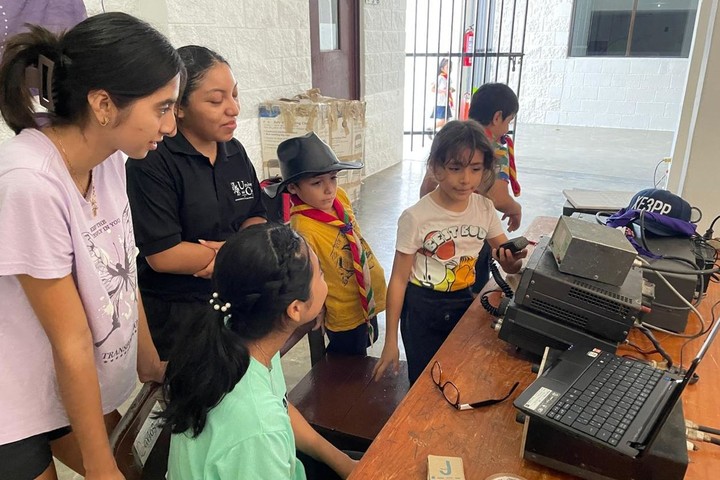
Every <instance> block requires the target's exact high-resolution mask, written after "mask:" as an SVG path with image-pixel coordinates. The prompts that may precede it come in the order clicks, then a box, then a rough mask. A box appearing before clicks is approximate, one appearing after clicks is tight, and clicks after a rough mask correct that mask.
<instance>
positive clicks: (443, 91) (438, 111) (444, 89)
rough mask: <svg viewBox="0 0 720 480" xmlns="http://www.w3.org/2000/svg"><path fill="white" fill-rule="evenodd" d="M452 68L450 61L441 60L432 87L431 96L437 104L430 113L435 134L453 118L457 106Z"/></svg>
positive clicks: (446, 59)
mask: <svg viewBox="0 0 720 480" xmlns="http://www.w3.org/2000/svg"><path fill="white" fill-rule="evenodd" d="M450 66H451V64H450V59H448V58H443V59H442V60H440V63H439V64H438V72H437V81H436V82H433V83H432V85H431V86H430V94H431V95H432V99H433V101H434V102H435V108H434V110H433V111H432V112H431V113H430V118H434V119H435V132H437V131H438V130H440V129H441V128H442V127H443V125H445V123H447V121H448V120H450V119H452V116H453V115H452V109H453V107H454V106H455V101H454V99H453V93H455V89H454V88H453V87H452V86H451V85H450ZM431 138H432V133H431Z"/></svg>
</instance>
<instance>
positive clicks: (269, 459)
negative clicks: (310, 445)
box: [168, 354, 306, 480]
mask: <svg viewBox="0 0 720 480" xmlns="http://www.w3.org/2000/svg"><path fill="white" fill-rule="evenodd" d="M271 365H272V369H270V370H268V368H267V367H265V366H264V365H263V364H261V363H260V362H258V361H257V360H255V359H254V358H252V357H251V359H250V366H249V367H248V370H247V372H246V373H245V375H244V376H243V378H242V379H241V380H240V381H239V382H238V383H237V385H235V388H234V389H233V390H232V391H231V392H230V393H228V394H227V395H225V397H224V398H223V399H222V400H221V401H220V403H219V404H218V406H216V407H215V408H213V409H212V410H210V412H209V413H208V417H207V423H206V424H205V428H204V429H203V431H202V432H201V433H200V435H199V436H198V437H197V438H192V437H191V435H189V434H188V433H182V434H175V435H172V439H171V440H170V458H169V463H168V478H169V480H197V479H204V480H216V479H217V480H220V479H222V480H225V479H249V478H253V479H268V480H270V479H272V480H285V479H287V480H305V479H306V477H305V468H304V467H303V465H302V463H301V462H300V460H298V459H297V457H296V456H295V437H294V436H293V431H292V427H291V425H290V416H289V415H288V409H287V399H286V397H285V394H286V391H287V387H286V386H285V378H284V377H283V372H282V367H281V365H280V355H279V354H277V355H275V356H274V357H273V359H272V361H271Z"/></svg>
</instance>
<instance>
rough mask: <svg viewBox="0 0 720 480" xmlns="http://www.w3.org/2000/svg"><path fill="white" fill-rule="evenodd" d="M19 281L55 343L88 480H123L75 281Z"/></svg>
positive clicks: (55, 359)
mask: <svg viewBox="0 0 720 480" xmlns="http://www.w3.org/2000/svg"><path fill="white" fill-rule="evenodd" d="M18 280H19V282H20V285H21V286H22V288H23V290H24V292H25V295H26V296H27V298H28V301H29V302H30V305H31V306H32V308H33V310H34V312H35V315H37V317H38V319H39V320H40V324H41V325H42V327H43V329H44V330H45V334H46V335H47V337H48V339H49V340H50V345H51V347H52V354H53V363H54V366H55V373H56V376H57V381H58V385H59V387H60V397H61V398H62V402H63V405H64V407H65V411H66V412H67V415H68V417H69V419H70V425H71V426H72V429H73V432H74V433H75V436H76V437H77V441H78V444H79V447H80V452H81V453H82V459H83V465H84V468H85V478H87V479H92V478H98V477H102V478H106V479H123V478H124V477H123V476H122V474H121V473H120V471H119V470H118V469H117V465H116V464H115V458H114V457H113V454H112V451H111V450H110V442H109V440H108V432H107V430H106V428H105V422H104V420H103V411H102V402H101V400H100V386H99V384H98V377H97V369H96V366H95V352H94V347H93V339H92V334H91V333H90V327H89V326H88V321H87V317H86V316H85V310H84V308H83V304H82V301H81V300H80V295H79V294H78V291H77V288H76V286H75V282H74V280H73V278H72V277H71V276H70V275H68V276H65V277H63V278H60V279H50V280H40V279H36V278H33V277H30V276H29V275H18ZM28 401H29V402H31V401H32V399H28Z"/></svg>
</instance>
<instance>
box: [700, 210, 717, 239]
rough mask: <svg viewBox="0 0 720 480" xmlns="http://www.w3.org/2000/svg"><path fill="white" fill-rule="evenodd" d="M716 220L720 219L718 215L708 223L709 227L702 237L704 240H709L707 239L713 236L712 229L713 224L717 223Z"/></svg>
mask: <svg viewBox="0 0 720 480" xmlns="http://www.w3.org/2000/svg"><path fill="white" fill-rule="evenodd" d="M718 219H720V215H718V216H717V217H715V218H714V219H713V221H712V222H710V226H709V227H708V229H707V230H705V234H704V235H703V238H705V239H706V240H709V239H711V238H712V236H713V227H714V226H715V222H717V221H718Z"/></svg>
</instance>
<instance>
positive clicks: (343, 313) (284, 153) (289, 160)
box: [265, 132, 387, 355]
mask: <svg viewBox="0 0 720 480" xmlns="http://www.w3.org/2000/svg"><path fill="white" fill-rule="evenodd" d="M277 154H278V159H279V162H280V172H281V174H282V178H283V181H282V182H280V183H277V184H274V185H270V186H268V187H266V188H265V192H266V193H267V194H268V195H269V196H270V197H271V198H274V197H275V196H276V195H277V194H279V193H282V192H283V191H287V192H289V193H290V194H291V200H292V203H293V207H292V209H291V210H290V225H291V226H292V227H293V228H294V229H295V230H296V231H297V232H298V233H300V234H301V235H302V236H303V237H304V238H305V240H306V241H307V242H308V245H310V247H312V249H313V250H314V251H315V253H316V254H317V256H318V259H319V260H320V267H321V268H322V270H323V273H324V274H325V281H326V282H327V284H328V296H327V300H325V318H324V322H325V329H326V332H327V335H328V338H329V340H330V341H329V344H328V346H327V351H328V352H335V353H344V354H350V355H366V354H367V347H369V346H370V345H371V344H372V342H374V341H375V340H377V336H378V326H377V314H378V313H379V312H382V311H384V310H385V293H386V290H387V285H386V283H385V274H384V272H383V269H382V267H381V266H380V264H379V263H378V262H377V259H376V257H375V255H374V254H373V253H372V250H371V249H370V246H369V245H368V244H367V242H366V241H365V239H364V238H362V235H361V234H360V229H359V227H358V224H357V220H356V218H355V214H354V213H353V210H352V205H351V203H350V199H349V198H348V196H347V193H345V191H344V190H343V189H342V188H338V186H337V172H338V171H340V170H346V169H359V168H362V167H363V164H362V163H343V162H340V161H338V159H337V157H336V156H335V154H334V153H333V151H332V150H331V149H330V147H329V146H328V145H327V144H325V143H324V142H323V141H322V140H320V138H318V136H317V135H315V133H314V132H310V133H308V134H306V135H303V136H301V137H295V138H290V139H288V140H285V141H284V142H282V143H280V145H278V148H277Z"/></svg>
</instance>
